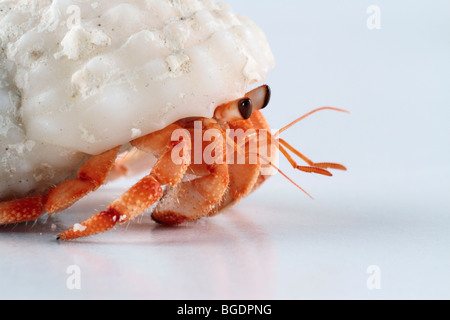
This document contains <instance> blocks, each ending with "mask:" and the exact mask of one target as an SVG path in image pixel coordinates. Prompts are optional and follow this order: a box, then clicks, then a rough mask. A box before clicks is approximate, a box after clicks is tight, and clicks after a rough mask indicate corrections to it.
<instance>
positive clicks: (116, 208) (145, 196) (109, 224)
mask: <svg viewBox="0 0 450 320" xmlns="http://www.w3.org/2000/svg"><path fill="white" fill-rule="evenodd" d="M170 129H171V128H169V129H167V128H166V130H165V131H164V133H166V134H167V133H168V130H170ZM164 133H161V134H164ZM160 137H161V136H159V137H158V133H156V134H154V133H153V134H150V135H148V136H146V137H144V139H143V140H141V142H142V143H143V144H146V145H147V147H148V148H150V146H152V145H153V146H155V143H153V142H155V140H159V138H160ZM166 137H169V139H170V135H166ZM138 144H140V143H138ZM143 144H140V145H141V147H142V148H144V147H143ZM180 144H181V146H180ZM163 145H165V147H163ZM160 146H161V148H165V149H166V151H165V152H164V153H163V155H162V156H161V157H160V158H159V159H158V161H157V163H156V164H155V166H154V167H153V169H152V171H151V173H150V174H149V175H147V176H146V177H144V178H142V179H141V180H140V181H138V182H137V183H136V184H135V185H134V186H133V187H131V188H130V189H129V190H128V191H126V192H125V193H124V194H123V195H122V196H120V197H119V198H118V199H116V200H115V201H114V202H113V203H111V204H110V205H109V207H108V209H107V210H106V211H102V212H100V213H98V214H96V215H94V216H93V217H91V218H90V219H88V220H86V221H84V222H83V223H81V224H79V225H75V226H74V227H72V228H71V229H69V230H67V231H65V232H63V233H62V234H60V235H59V236H58V239H61V240H71V239H76V238H81V237H87V236H91V235H94V234H98V233H101V232H105V231H108V230H110V229H112V228H113V227H114V226H115V225H116V224H117V223H124V222H126V221H129V220H132V219H134V218H135V217H137V216H138V215H139V214H141V213H142V212H144V211H145V210H146V209H148V208H149V207H150V206H151V205H153V204H154V203H155V202H156V201H158V200H159V199H160V198H161V196H162V194H163V190H162V186H164V185H169V186H174V185H176V184H178V183H179V182H180V181H181V179H182V178H183V176H184V174H185V172H186V170H187V168H188V166H189V164H190V140H182V141H181V142H180V143H179V144H177V145H172V146H171V143H170V141H166V144H161V145H160ZM167 146H169V148H167ZM175 146H177V147H181V149H183V150H187V151H188V152H187V155H186V156H184V157H183V158H182V162H181V163H175V162H174V161H173V159H172V150H173V149H174V147H175ZM148 150H150V149H148ZM151 150H152V151H154V152H156V153H159V152H161V150H155V149H151Z"/></svg>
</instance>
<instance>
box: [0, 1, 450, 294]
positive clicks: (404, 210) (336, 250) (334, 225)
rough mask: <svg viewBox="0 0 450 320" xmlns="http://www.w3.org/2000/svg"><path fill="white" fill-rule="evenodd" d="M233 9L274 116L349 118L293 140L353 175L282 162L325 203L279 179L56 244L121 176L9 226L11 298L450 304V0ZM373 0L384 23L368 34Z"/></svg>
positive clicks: (0, 285)
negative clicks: (251, 31) (268, 90)
mask: <svg viewBox="0 0 450 320" xmlns="http://www.w3.org/2000/svg"><path fill="white" fill-rule="evenodd" d="M229 2H230V3H231V4H232V6H233V7H234V8H235V10H236V11H237V12H240V13H243V14H245V15H248V16H250V17H251V18H252V19H254V20H255V21H256V22H257V23H258V24H259V25H260V26H261V27H262V28H263V29H264V31H265V32H266V34H267V36H268V39H269V41H270V43H271V45H272V49H273V51H274V54H275V57H276V59H277V66H276V68H275V69H274V70H273V71H272V72H271V74H270V75H269V78H268V79H267V83H268V84H270V85H271V87H272V90H273V99H272V103H271V105H270V106H269V107H268V108H267V110H265V111H264V113H265V114H266V115H267V118H268V121H269V122H270V123H271V125H272V126H273V127H274V128H280V127H281V126H283V125H285V124H287V123H288V122H290V121H291V120H293V119H295V118H296V117H298V116H300V115H302V114H304V113H306V112H308V111H310V110H311V109H313V108H316V107H321V106H334V107H342V108H345V109H347V110H349V111H350V112H351V114H350V115H345V114H339V113H334V112H323V113H321V114H317V115H314V116H312V117H311V118H309V119H307V120H304V121H303V122H302V123H300V124H298V125H297V126H296V127H294V128H292V129H290V130H289V131H287V132H286V133H284V134H283V137H284V138H285V139H286V140H288V141H289V142H291V143H292V144H293V145H295V146H296V147H298V148H299V149H300V150H301V151H302V152H303V153H305V154H306V155H308V156H309V157H311V158H313V159H314V160H317V161H334V162H341V163H343V164H345V165H347V166H348V168H349V170H348V171H347V172H335V176H334V177H332V178H329V177H321V176H314V175H311V174H305V173H301V172H295V171H294V170H292V169H291V168H289V165H288V163H287V162H286V161H284V160H282V161H281V163H280V166H281V168H282V169H283V170H284V171H285V172H286V173H287V174H288V175H289V176H290V177H291V178H293V180H295V181H296V182H297V183H298V184H300V185H301V186H302V187H303V188H305V189H306V190H307V191H308V192H309V193H311V194H312V195H313V197H314V200H311V199H309V198H308V197H307V196H306V195H305V194H303V193H302V192H301V191H299V190H298V189H296V188H295V187H294V186H293V185H291V184H290V183H289V182H288V181H287V180H285V179H284V178H283V177H282V176H280V175H276V176H275V177H272V178H271V179H270V180H269V181H268V182H267V183H266V184H265V185H264V186H263V187H262V188H261V189H260V190H258V191H257V192H256V193H254V194H253V195H251V196H250V197H248V198H246V199H244V200H243V201H242V202H241V203H240V204H239V205H238V206H236V207H234V208H233V209H231V210H229V211H228V212H226V213H224V214H222V215H220V216H217V217H214V218H210V219H204V220H201V221H199V222H196V223H191V224H187V225H184V226H180V227H176V228H168V227H162V226H158V225H156V224H155V223H154V222H152V221H151V219H150V217H149V213H146V214H145V215H143V216H142V218H141V219H138V220H135V221H133V222H131V223H129V224H127V225H123V226H119V227H117V228H116V229H114V230H112V231H110V232H108V233H105V234H102V235H98V236H94V237H91V238H86V239H82V240H79V241H73V242H57V241H56V240H55V238H56V234H58V232H61V231H63V230H65V229H66V228H68V227H70V226H72V225H73V224H74V223H76V222H80V221H82V220H84V219H85V218H87V217H88V216H90V215H92V214H95V213H96V212H98V211H99V210H102V209H104V208H105V207H106V206H107V204H108V202H110V201H112V200H113V199H114V198H115V197H116V196H118V195H119V194H120V193H121V192H123V191H124V190H125V189H126V188H127V187H128V186H130V185H131V184H132V183H133V181H132V180H126V179H124V180H120V181H117V182H116V183H113V184H111V185H109V186H106V187H104V188H102V189H100V190H99V191H97V192H96V193H94V194H92V195H90V196H89V197H87V198H85V199H83V200H82V201H80V202H79V203H78V204H76V205H75V206H74V207H73V208H71V209H69V210H67V211H65V212H63V213H60V214H58V215H56V216H53V217H50V218H49V217H48V216H44V217H42V218H41V219H40V220H39V221H37V222H36V223H28V224H20V225H16V226H7V227H0V255H1V257H2V258H1V259H0V298H1V299H17V298H18V299H82V298H83V299H335V298H336V299H419V298H423V299H432V298H437V299H448V298H450V288H449V287H450V272H449V270H450V250H449V245H450V216H449V214H450V148H449V146H450V129H449V120H450V119H449V118H450V108H449V104H450V90H449V86H450V59H449V57H450V20H449V19H448V13H449V12H450V3H449V2H448V1H433V2H432V3H431V2H430V3H425V2H423V1H395V2H394V1H375V2H373V1H357V2H356V1H339V2H337V1H320V3H319V2H318V1H298V0H295V1H290V0H289V1H288V0H282V1H273V0H246V1H237V0H233V1H229ZM374 4H376V5H377V6H378V8H379V9H380V11H379V12H380V14H381V20H380V21H381V25H380V27H381V29H375V30H370V29H369V28H368V27H367V20H368V19H370V16H371V14H372V13H367V9H368V7H369V6H370V5H374ZM371 12H372V11H371ZM373 267H374V268H373ZM74 268H75V269H74ZM74 270H76V272H75V273H73V272H74ZM368 271H369V273H368ZM78 272H79V273H78ZM74 275H79V278H77V279H79V285H80V287H75V288H74V287H73V286H72V285H71V284H73V282H71V281H72V280H73V276H74ZM374 279H375V280H379V281H378V282H377V281H375V282H373V281H371V280H374ZM77 283H78V282H77ZM374 284H375V288H374V287H373V285H374Z"/></svg>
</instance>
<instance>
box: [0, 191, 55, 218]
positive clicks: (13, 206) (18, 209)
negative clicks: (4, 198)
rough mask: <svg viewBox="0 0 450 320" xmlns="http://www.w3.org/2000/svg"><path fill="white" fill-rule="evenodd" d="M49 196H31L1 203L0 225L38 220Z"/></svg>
mask: <svg viewBox="0 0 450 320" xmlns="http://www.w3.org/2000/svg"><path fill="white" fill-rule="evenodd" d="M46 197H47V196H45V195H43V196H37V197H29V198H25V199H20V200H14V201H8V202H1V203H0V225H3V224H10V223H17V222H25V221H31V220H36V219H38V218H39V217H40V216H42V214H43V212H44V203H45V199H46Z"/></svg>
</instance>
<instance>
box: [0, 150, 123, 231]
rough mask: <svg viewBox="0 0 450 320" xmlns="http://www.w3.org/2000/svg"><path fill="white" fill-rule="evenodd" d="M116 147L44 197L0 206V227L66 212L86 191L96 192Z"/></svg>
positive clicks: (106, 172)
mask: <svg viewBox="0 0 450 320" xmlns="http://www.w3.org/2000/svg"><path fill="white" fill-rule="evenodd" d="M118 152H119V147H117V148H114V149H112V150H109V151H106V152H104V153H102V154H100V155H96V156H93V157H91V159H89V161H88V162H87V163H86V164H85V165H84V166H83V167H81V169H80V170H79V171H78V178H76V179H73V180H69V181H66V182H63V183H61V184H59V185H57V186H56V187H55V188H53V189H52V190H50V192H49V193H48V194H46V195H41V196H35V197H28V198H23V199H19V200H13V201H7V202H1V203H0V225H2V224H11V223H19V222H25V221H30V220H36V219H38V218H39V217H41V216H42V215H43V214H44V212H45V211H47V212H48V213H49V214H52V213H56V212H59V211H62V210H64V209H67V208H68V207H70V206H71V205H73V204H74V203H75V202H76V201H78V200H80V199H81V198H82V197H84V196H85V195H87V194H88V193H89V192H91V191H94V190H96V189H98V188H99V187H100V186H101V185H102V184H103V181H104V180H105V178H106V176H107V175H108V173H109V171H110V169H111V167H112V164H113V163H114V160H115V158H116V157H117V154H118Z"/></svg>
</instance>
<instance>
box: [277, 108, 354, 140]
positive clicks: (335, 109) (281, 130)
mask: <svg viewBox="0 0 450 320" xmlns="http://www.w3.org/2000/svg"><path fill="white" fill-rule="evenodd" d="M323 110H332V111H338V112H344V113H350V112H348V111H347V110H344V109H338V108H333V107H322V108H318V109H315V110H313V111H311V112H308V113H307V114H305V115H304V116H302V117H300V118H298V119H297V120H295V121H294V122H292V123H290V124H288V125H287V126H285V127H284V128H282V129H280V130H278V131H277V132H276V133H275V134H274V137H277V136H279V135H280V134H281V133H282V132H284V131H286V130H287V129H289V128H290V127H292V126H294V125H296V124H297V123H299V122H300V121H302V120H303V119H305V118H307V117H309V116H310V115H312V114H314V113H317V112H319V111H323Z"/></svg>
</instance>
